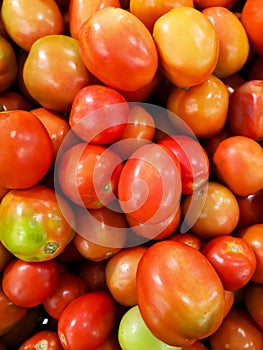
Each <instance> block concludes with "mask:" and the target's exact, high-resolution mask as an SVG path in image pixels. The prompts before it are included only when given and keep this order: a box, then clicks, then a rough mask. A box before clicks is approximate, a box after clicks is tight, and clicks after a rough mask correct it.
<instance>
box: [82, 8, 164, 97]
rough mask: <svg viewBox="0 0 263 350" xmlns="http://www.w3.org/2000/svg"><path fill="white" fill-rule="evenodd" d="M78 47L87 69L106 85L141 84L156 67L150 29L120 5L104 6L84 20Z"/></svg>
mask: <svg viewBox="0 0 263 350" xmlns="http://www.w3.org/2000/svg"><path fill="white" fill-rule="evenodd" d="M123 33H125V35H123ZM120 47H121V50H119V48H120ZM79 49H80V55H81V58H82V60H83V62H84V64H85V66H86V67H87V69H88V70H89V71H90V72H91V73H92V74H93V75H94V76H95V77H97V78H98V79H99V80H100V81H102V82H103V83H104V84H105V85H108V86H110V87H112V88H115V89H117V90H121V91H135V90H138V89H140V88H143V87H144V86H146V85H147V84H149V83H150V82H151V81H152V80H153V78H154V76H155V73H156V71H157V68H158V55H157V50H156V47H155V44H154V41H153V38H152V36H151V34H150V32H149V31H148V30H147V28H146V27H145V26H144V24H143V23H142V22H141V21H140V20H139V19H138V18H137V17H136V16H134V15H133V14H132V13H130V12H129V11H126V10H124V9H122V8H113V7H108V8H103V9H101V10H98V11H96V12H95V13H94V14H93V16H91V18H90V19H89V20H87V21H86V22H85V23H83V25H82V26H81V29H80V31H79Z"/></svg>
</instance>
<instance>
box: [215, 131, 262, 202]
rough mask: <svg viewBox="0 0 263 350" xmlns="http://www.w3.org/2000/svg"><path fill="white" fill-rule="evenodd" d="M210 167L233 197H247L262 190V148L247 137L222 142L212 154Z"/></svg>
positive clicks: (237, 137)
mask: <svg viewBox="0 0 263 350" xmlns="http://www.w3.org/2000/svg"><path fill="white" fill-rule="evenodd" d="M212 167H213V169H214V171H215V174H216V176H218V177H219V179H220V180H221V181H222V182H223V183H224V184H226V185H227V186H228V188H229V189H230V190H231V191H232V192H233V193H234V194H235V195H239V196H248V195H250V194H253V193H255V192H257V191H259V190H261V189H263V148H262V147H261V146H260V145H259V144H258V143H257V142H256V141H255V140H253V139H251V138H249V137H246V136H230V137H227V138H226V139H224V140H222V141H221V142H220V143H219V145H218V146H217V148H216V150H215V152H214V155H213V159H212ZM240 169H242V171H240ZM237 174H238V176H237Z"/></svg>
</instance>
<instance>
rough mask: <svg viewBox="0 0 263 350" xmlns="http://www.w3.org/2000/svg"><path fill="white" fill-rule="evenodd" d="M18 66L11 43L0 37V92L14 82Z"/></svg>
mask: <svg viewBox="0 0 263 350" xmlns="http://www.w3.org/2000/svg"><path fill="white" fill-rule="evenodd" d="M17 72H18V65H17V61H16V51H15V49H14V47H13V46H12V45H11V43H10V42H9V41H8V40H7V39H6V38H5V37H3V36H2V35H1V36H0V92H4V91H6V90H7V89H8V88H9V87H10V86H11V85H12V84H13V83H14V82H15V80H16V75H17Z"/></svg>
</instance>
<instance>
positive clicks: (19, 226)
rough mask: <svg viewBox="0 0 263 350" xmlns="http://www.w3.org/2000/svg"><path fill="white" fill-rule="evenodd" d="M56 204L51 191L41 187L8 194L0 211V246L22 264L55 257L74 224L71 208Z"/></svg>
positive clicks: (63, 202) (62, 248)
mask: <svg viewBox="0 0 263 350" xmlns="http://www.w3.org/2000/svg"><path fill="white" fill-rule="evenodd" d="M60 200H61V201H60V203H58V200H57V195H56V193H55V191H54V190H53V189H51V188H49V187H47V186H44V185H36V186H34V187H31V188H29V189H25V190H12V191H9V192H8V194H7V195H6V196H5V198H4V199H3V200H2V202H1V207H0V227H1V234H0V240H1V242H2V244H3V245H4V246H5V247H6V248H7V249H8V250H9V251H10V252H11V253H12V254H14V255H15V256H16V257H17V258H20V259H23V260H26V261H44V260H51V259H53V258H55V257H56V256H58V255H59V254H60V253H61V252H62V251H63V250H64V249H65V247H66V246H67V245H68V244H69V242H70V241H71V240H72V239H73V236H74V230H73V228H72V226H74V221H75V216H74V212H73V211H72V209H71V207H69V206H68V205H67V203H66V202H65V201H64V200H63V199H62V198H61V199H60ZM64 215H65V216H66V218H67V220H69V221H67V220H66V219H65V217H64ZM69 222H70V223H71V224H69ZM71 225H72V226H71ZM18 236H19V239H18Z"/></svg>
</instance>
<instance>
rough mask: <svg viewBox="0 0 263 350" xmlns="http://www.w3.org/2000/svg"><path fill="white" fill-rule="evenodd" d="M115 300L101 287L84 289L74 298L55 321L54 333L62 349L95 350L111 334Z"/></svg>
mask: <svg viewBox="0 0 263 350" xmlns="http://www.w3.org/2000/svg"><path fill="white" fill-rule="evenodd" d="M115 322H116V304H115V302H114V300H113V299H112V297H111V295H110V294H109V293H108V292H105V291H93V292H87V293H85V294H83V295H81V296H79V297H77V298H76V299H74V300H73V301H72V302H71V303H70V304H69V305H68V306H67V307H66V308H65V309H64V310H63V312H62V314H61V316H60V318H59V321H58V336H59V339H60V341H61V344H62V345H63V348H64V349H65V350H72V349H74V350H83V349H86V350H97V349H98V348H99V347H100V346H101V345H102V344H103V343H104V342H105V341H106V339H107V338H108V337H109V336H110V335H111V333H112V331H113V328H114V325H115Z"/></svg>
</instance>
